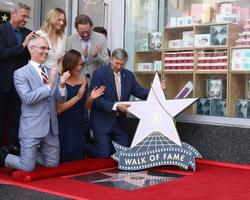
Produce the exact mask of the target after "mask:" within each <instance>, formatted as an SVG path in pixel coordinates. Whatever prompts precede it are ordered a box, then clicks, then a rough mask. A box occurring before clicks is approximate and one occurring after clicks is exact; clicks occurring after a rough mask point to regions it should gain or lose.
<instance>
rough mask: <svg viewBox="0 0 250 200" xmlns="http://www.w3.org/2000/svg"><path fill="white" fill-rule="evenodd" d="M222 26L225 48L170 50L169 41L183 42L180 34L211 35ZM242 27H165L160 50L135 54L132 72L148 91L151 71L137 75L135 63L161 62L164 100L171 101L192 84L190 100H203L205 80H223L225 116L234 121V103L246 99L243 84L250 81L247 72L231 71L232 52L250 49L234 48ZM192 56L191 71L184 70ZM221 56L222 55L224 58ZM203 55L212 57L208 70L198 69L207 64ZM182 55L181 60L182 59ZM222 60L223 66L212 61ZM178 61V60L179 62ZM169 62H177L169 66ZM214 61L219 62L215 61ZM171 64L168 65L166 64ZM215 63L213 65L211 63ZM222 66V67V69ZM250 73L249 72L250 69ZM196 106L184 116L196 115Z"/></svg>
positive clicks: (202, 25)
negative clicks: (212, 30)
mask: <svg viewBox="0 0 250 200" xmlns="http://www.w3.org/2000/svg"><path fill="white" fill-rule="evenodd" d="M214 26H224V27H225V28H226V31H227V33H226V34H227V36H226V44H225V45H224V44H222V45H212V46H211V45H209V46H195V44H194V46H192V47H180V46H178V45H177V47H176V48H173V47H171V48H170V47H169V41H170V40H180V39H182V35H183V32H186V31H193V32H194V35H196V34H208V33H210V31H211V27H214ZM241 30H242V29H241V26H240V25H237V24H232V23H211V24H199V25H192V26H182V27H171V28H170V27H165V29H164V36H163V48H162V49H160V50H155V51H137V52H136V54H135V72H136V77H137V80H138V81H139V82H140V83H141V84H142V85H144V86H145V87H150V84H149V82H150V81H152V80H153V76H154V73H155V72H154V71H153V70H151V71H148V72H143V73H142V72H139V70H138V63H143V62H151V63H153V62H154V61H155V60H161V61H162V70H161V72H160V74H161V77H162V79H165V80H166V97H167V98H169V99H171V98H174V97H175V95H176V94H177V93H178V92H179V91H180V90H181V89H182V87H183V86H184V85H185V84H186V83H187V82H188V81H192V82H193V84H194V89H193V93H192V97H205V98H206V80H207V79H223V80H225V83H226V85H225V87H226V99H225V101H226V105H227V108H226V113H227V114H226V115H227V117H235V116H236V110H235V102H236V100H237V99H245V92H246V86H245V85H246V84H245V83H246V80H248V79H250V75H248V73H249V71H243V72H242V71H232V70H231V65H232V62H231V61H232V51H233V49H250V48H249V47H248V46H245V47H234V46H235V40H237V39H238V37H239V33H240V31H241ZM190 52H193V63H192V66H193V67H192V68H191V69H187V67H185V66H184V65H185V64H184V65H183V63H184V62H185V61H184V60H185V57H186V54H187V53H190ZM171 53H173V54H176V55H177V56H176V57H177V58H176V57H170V58H168V57H167V55H169V54H171ZM223 53H224V54H223ZM202 54H204V55H205V56H204V58H205V59H206V58H208V57H210V56H211V58H210V61H208V65H209V67H204V68H202V67H200V65H201V66H202V64H203V66H204V65H205V66H206V62H207V61H206V60H205V61H204V60H203V61H201V55H202ZM209 54H211V55H209ZM183 55H184V56H183ZM218 55H219V56H221V60H222V63H219V64H218V63H216V62H217V61H216V62H215V61H213V57H216V56H217V57H218ZM178 58H179V59H178ZM171 60H177V61H176V62H175V63H174V64H173V65H177V66H182V67H180V68H178V67H172V68H171V67H169V66H171V62H173V61H171ZM214 60H220V59H217V58H215V59H214ZM169 62H170V63H169ZM213 62H215V63H213ZM223 62H224V64H225V66H223V67H222V65H223ZM249 70H250V69H249ZM196 112H197V106H196V105H194V106H193V107H191V108H189V109H188V110H186V111H185V113H187V114H196Z"/></svg>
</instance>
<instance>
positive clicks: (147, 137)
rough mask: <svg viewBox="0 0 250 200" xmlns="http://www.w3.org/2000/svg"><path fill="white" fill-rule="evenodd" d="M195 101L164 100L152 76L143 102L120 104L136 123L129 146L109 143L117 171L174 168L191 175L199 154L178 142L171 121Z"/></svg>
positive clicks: (175, 130) (194, 99)
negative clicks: (127, 105)
mask: <svg viewBox="0 0 250 200" xmlns="http://www.w3.org/2000/svg"><path fill="white" fill-rule="evenodd" d="M197 99H198V98H187V99H170V100H166V99H165V95H164V92H163V90H162V89H161V83H160V80H159V77H158V74H157V73H156V75H155V77H154V81H153V84H152V86H151V88H150V91H149V95H148V98H147V100H146V101H134V102H133V101H129V102H120V103H121V104H129V105H130V107H129V108H128V109H129V112H130V113H132V114H133V115H135V116H136V117H138V118H139V119H140V122H139V125H138V127H137V130H136V132H135V135H134V138H133V141H132V144H131V146H130V148H129V147H124V146H121V145H119V144H117V143H115V142H114V141H113V145H114V147H115V150H116V153H115V154H113V155H112V158H113V159H114V160H116V161H118V169H121V170H126V171H135V170H142V169H146V168H151V167H155V166H161V165H176V166H179V167H182V168H184V169H188V167H191V168H192V169H193V170H194V171H195V158H201V155H200V153H199V152H198V151H197V150H196V149H195V148H194V147H192V146H191V145H189V144H187V143H184V142H181V140H180V138H179V135H178V132H177V129H176V123H175V119H174V117H176V116H177V115H178V114H179V113H181V112H182V111H183V110H184V109H186V108H187V107H188V106H190V105H191V104H193V103H194V102H195V101H196V100H197Z"/></svg>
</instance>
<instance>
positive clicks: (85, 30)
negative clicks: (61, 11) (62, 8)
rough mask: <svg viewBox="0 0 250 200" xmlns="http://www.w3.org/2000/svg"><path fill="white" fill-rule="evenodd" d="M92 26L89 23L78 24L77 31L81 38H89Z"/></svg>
mask: <svg viewBox="0 0 250 200" xmlns="http://www.w3.org/2000/svg"><path fill="white" fill-rule="evenodd" d="M91 31H92V26H91V25H90V24H78V26H77V32H78V34H79V36H80V37H81V38H82V39H83V40H89V39H90V36H91Z"/></svg>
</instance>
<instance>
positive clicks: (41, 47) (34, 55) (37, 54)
mask: <svg viewBox="0 0 250 200" xmlns="http://www.w3.org/2000/svg"><path fill="white" fill-rule="evenodd" d="M28 49H29V52H30V56H31V60H33V61H35V62H37V63H39V64H42V63H44V62H45V61H46V60H47V58H48V53H49V44H48V42H47V40H46V39H45V38H43V37H37V38H35V39H32V40H30V43H29V46H28Z"/></svg>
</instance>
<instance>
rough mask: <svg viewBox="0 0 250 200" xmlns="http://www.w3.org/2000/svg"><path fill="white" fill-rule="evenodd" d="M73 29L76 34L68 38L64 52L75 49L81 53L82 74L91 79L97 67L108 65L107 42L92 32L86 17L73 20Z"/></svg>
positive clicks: (89, 20) (90, 21) (100, 35)
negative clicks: (82, 62) (82, 61)
mask: <svg viewBox="0 0 250 200" xmlns="http://www.w3.org/2000/svg"><path fill="white" fill-rule="evenodd" d="M75 28H76V31H77V33H75V34H73V35H71V36H69V37H68V39H67V41H66V50H70V49H75V50H77V51H79V52H80V53H81V55H82V58H83V60H84V68H83V74H84V75H85V76H86V77H87V78H91V77H92V74H93V71H94V70H95V69H96V68H97V67H100V66H103V65H108V64H109V55H108V49H107V42H106V39H105V37H104V36H103V35H102V34H100V33H97V32H94V31H92V28H93V22H92V20H91V19H90V18H89V17H88V16H87V15H83V14H80V15H78V16H77V17H76V18H75Z"/></svg>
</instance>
